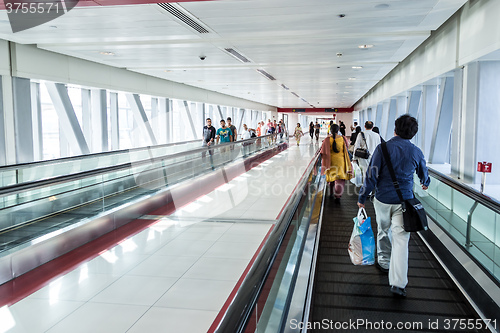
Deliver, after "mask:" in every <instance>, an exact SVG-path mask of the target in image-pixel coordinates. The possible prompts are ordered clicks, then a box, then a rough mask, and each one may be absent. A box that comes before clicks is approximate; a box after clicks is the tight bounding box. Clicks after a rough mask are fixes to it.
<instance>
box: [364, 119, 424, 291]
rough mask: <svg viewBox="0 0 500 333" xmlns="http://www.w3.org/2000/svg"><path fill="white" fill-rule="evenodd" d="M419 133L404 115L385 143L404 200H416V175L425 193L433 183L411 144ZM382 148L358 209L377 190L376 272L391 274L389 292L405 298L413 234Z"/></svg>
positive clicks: (414, 122)
mask: <svg viewBox="0 0 500 333" xmlns="http://www.w3.org/2000/svg"><path fill="white" fill-rule="evenodd" d="M417 132H418V122H417V120H416V119H415V118H414V117H411V116H410V115H402V116H401V117H399V118H398V119H396V122H395V130H394V137H393V138H392V139H390V140H389V141H387V142H386V143H383V145H385V147H386V148H387V152H388V158H389V159H390V162H391V164H392V166H393V169H394V171H395V175H396V179H397V182H398V183H399V188H400V190H401V194H402V196H403V199H404V200H408V199H412V198H414V194H413V183H414V179H413V175H414V173H415V172H416V173H417V176H418V178H419V179H420V184H421V186H422V189H423V190H427V188H428V186H429V183H430V181H431V179H430V177H429V174H428V170H427V166H426V162H425V157H424V154H423V153H422V151H421V150H420V149H419V148H418V147H417V146H415V145H414V144H413V143H411V142H410V140H411V139H412V138H413V137H414V136H415V134H417ZM382 148H383V147H382V145H379V146H378V147H376V149H375V150H374V151H373V157H372V159H371V162H370V166H369V169H368V172H367V174H366V178H365V181H364V183H363V186H362V187H361V190H360V193H359V197H358V206H359V207H360V208H361V207H364V206H365V202H366V199H367V197H368V194H369V193H370V192H371V191H372V190H374V189H376V191H375V199H374V202H373V206H374V208H375V215H376V218H377V225H378V227H377V229H378V232H377V256H378V258H377V262H376V265H377V268H378V269H379V270H381V271H382V272H384V273H389V285H390V291H391V292H392V293H393V295H394V296H397V297H405V296H406V285H407V284H408V242H409V240H410V233H409V232H406V231H405V230H404V227H403V207H402V205H401V200H400V198H399V196H398V194H397V192H396V190H395V185H394V183H393V180H392V177H391V173H390V171H389V168H388V166H387V160H386V157H384V153H383V149H382Z"/></svg>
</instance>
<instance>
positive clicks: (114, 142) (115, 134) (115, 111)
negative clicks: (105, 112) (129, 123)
mask: <svg viewBox="0 0 500 333" xmlns="http://www.w3.org/2000/svg"><path fill="white" fill-rule="evenodd" d="M109 112H110V114H109V121H110V125H111V150H119V149H120V114H119V106H118V93H116V92H110V93H109Z"/></svg>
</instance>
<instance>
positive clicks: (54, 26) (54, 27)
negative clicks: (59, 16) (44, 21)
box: [49, 25, 57, 29]
mask: <svg viewBox="0 0 500 333" xmlns="http://www.w3.org/2000/svg"><path fill="white" fill-rule="evenodd" d="M49 28H52V29H57V25H51V26H50V27H49Z"/></svg>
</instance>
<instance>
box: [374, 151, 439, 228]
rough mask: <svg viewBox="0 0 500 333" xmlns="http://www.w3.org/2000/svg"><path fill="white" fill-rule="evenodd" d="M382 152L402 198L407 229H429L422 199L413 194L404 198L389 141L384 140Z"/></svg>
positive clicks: (404, 221) (400, 198) (393, 182)
mask: <svg viewBox="0 0 500 333" xmlns="http://www.w3.org/2000/svg"><path fill="white" fill-rule="evenodd" d="M380 145H381V146H382V153H383V154H384V159H385V162H386V163H387V167H388V168H389V173H390V174H391V178H392V184H393V185H394V188H395V189H396V193H397V194H398V197H399V200H401V205H402V206H403V223H404V229H405V231H408V232H411V231H421V230H427V229H428V228H429V227H428V224H427V215H426V214H425V210H424V207H423V206H422V204H421V203H420V201H419V200H418V199H417V198H415V196H413V199H408V200H404V199H403V193H401V189H400V188H399V183H398V180H397V179H396V174H395V173H394V168H393V167H392V162H391V158H390V157H389V152H388V151H387V143H386V142H382V143H381V144H380Z"/></svg>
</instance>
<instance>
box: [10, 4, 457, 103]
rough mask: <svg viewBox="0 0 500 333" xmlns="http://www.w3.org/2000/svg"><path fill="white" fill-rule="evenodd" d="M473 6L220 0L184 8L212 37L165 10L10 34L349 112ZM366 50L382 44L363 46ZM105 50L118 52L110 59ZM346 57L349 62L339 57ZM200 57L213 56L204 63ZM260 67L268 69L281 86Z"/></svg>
mask: <svg viewBox="0 0 500 333" xmlns="http://www.w3.org/2000/svg"><path fill="white" fill-rule="evenodd" d="M465 2H467V1H466V0H385V1H384V0H356V1H353V0H351V1H346V0H307V1H305V0H220V1H202V2H183V3H179V4H176V6H180V7H182V9H184V10H186V11H187V12H188V13H190V14H191V15H192V16H193V17H194V18H195V19H196V20H197V21H198V22H199V23H200V24H202V25H203V26H205V27H206V28H207V29H208V30H209V31H210V33H208V34H199V33H197V32H196V31H194V30H192V29H191V28H189V27H188V26H186V25H184V24H183V23H181V22H179V21H178V20H177V19H175V18H174V17H173V16H172V15H171V14H169V13H168V12H166V11H165V10H164V9H162V8H160V7H159V6H158V5H156V4H149V5H133V6H112V7H81V8H75V9H73V10H72V11H70V12H69V13H68V14H66V15H64V16H62V17H60V18H58V19H56V20H54V21H51V22H49V23H47V24H45V25H42V26H39V27H36V28H33V29H29V30H26V31H23V32H19V33H16V34H13V33H12V32H11V30H10V25H9V23H8V21H7V15H6V12H5V11H2V12H0V38H3V39H7V40H11V41H15V42H18V43H27V44H37V45H38V47H40V48H42V49H46V50H50V51H54V52H58V53H62V54H67V55H71V56H75V57H78V58H83V59H87V60H91V61H95V62H99V63H103V64H107V65H111V66H116V67H121V68H127V69H129V70H132V71H136V72H139V73H144V74H148V75H151V76H155V77H160V78H164V79H168V80H172V81H177V82H181V83H185V84H188V85H192V86H197V87H201V88H204V89H208V90H213V91H217V92H221V93H224V94H228V95H232V96H236V97H241V98H245V99H249V100H252V101H256V102H260V103H265V104H269V105H273V106H276V107H309V104H312V105H314V106H315V107H320V108H325V107H349V106H351V105H353V104H354V103H355V102H356V101H357V100H358V99H359V98H360V97H362V96H363V95H364V94H365V93H366V92H367V91H368V90H369V89H370V88H371V87H373V86H374V85H375V84H376V83H377V82H378V81H379V80H381V79H382V78H383V77H384V76H385V75H386V74H387V73H389V72H390V71H391V70H392V69H393V68H394V67H395V66H396V65H397V64H398V63H399V62H400V61H402V60H403V59H404V58H405V57H406V56H408V55H409V54H410V53H411V52H412V51H413V50H414V49H415V48H416V47H417V46H418V45H420V44H421V43H422V42H423V41H424V40H425V39H426V38H427V37H428V36H429V35H430V32H431V30H435V29H437V28H438V27H439V26H440V25H441V24H442V23H444V21H445V20H446V19H448V18H449V17H450V16H451V15H452V14H453V13H454V12H456V11H457V10H458V9H459V8H460V7H461V6H462V5H463V4H464V3H465ZM339 14H345V17H344V18H340V17H339V16H338V15H339ZM362 44H372V45H374V47H373V48H371V49H360V48H358V46H359V45H362ZM224 48H234V49H235V50H237V51H238V52H240V53H241V54H242V55H244V56H245V57H247V58H248V59H250V60H251V63H242V62H240V61H238V60H237V59H235V58H233V57H232V56H230V55H229V54H227V53H226V52H224V51H223V49H224ZM103 51H108V52H113V53H114V54H115V55H113V56H106V55H102V54H100V52H103ZM339 52H340V53H342V57H337V56H336V54H337V53H339ZM200 55H204V56H206V60H204V61H202V60H200V59H199V56H200ZM353 66H362V67H363V68H362V69H353V68H352V67H353ZM256 69H264V70H266V71H267V72H268V73H270V74H271V75H273V76H274V77H275V78H276V81H270V80H268V79H266V78H265V77H264V76H262V75H260V74H259V73H258V72H257V71H256ZM281 84H284V85H286V86H287V87H289V88H290V90H288V91H287V90H285V89H284V88H282V87H281ZM291 91H293V92H295V93H297V94H298V95H299V96H300V97H302V98H304V99H305V100H307V101H308V103H309V104H307V103H305V102H303V101H301V99H300V98H297V97H296V96H294V95H292V94H291Z"/></svg>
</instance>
